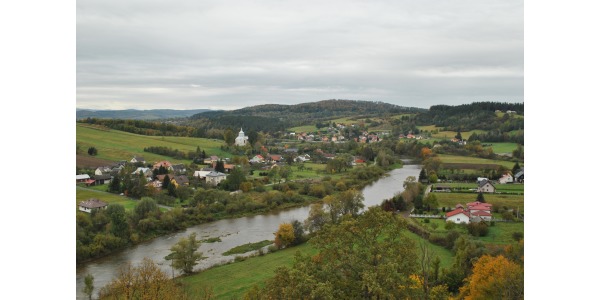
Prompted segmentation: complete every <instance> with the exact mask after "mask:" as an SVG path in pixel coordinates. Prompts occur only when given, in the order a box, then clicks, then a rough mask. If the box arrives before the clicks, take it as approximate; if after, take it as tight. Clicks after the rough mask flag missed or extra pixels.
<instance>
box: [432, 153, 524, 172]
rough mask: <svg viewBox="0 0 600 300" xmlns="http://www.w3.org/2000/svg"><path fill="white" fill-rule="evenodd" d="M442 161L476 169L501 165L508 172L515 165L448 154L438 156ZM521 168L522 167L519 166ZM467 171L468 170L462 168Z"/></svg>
mask: <svg viewBox="0 0 600 300" xmlns="http://www.w3.org/2000/svg"><path fill="white" fill-rule="evenodd" d="M437 157H438V158H439V159H441V160H442V163H443V164H444V163H450V164H467V165H473V166H474V168H476V167H477V166H478V165H501V166H505V167H506V168H508V169H509V170H510V169H512V167H513V166H514V165H515V163H514V162H512V161H505V160H497V159H485V158H479V157H470V156H459V155H449V154H438V156H437ZM521 166H523V165H521ZM463 169H468V168H463Z"/></svg>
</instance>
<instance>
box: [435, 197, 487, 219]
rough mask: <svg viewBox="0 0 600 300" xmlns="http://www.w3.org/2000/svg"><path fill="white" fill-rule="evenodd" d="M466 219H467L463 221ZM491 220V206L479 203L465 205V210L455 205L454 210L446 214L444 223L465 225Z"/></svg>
mask: <svg viewBox="0 0 600 300" xmlns="http://www.w3.org/2000/svg"><path fill="white" fill-rule="evenodd" d="M465 217H468V218H467V219H464V218H465ZM491 220H492V205H491V204H489V203H483V202H479V201H475V202H470V203H467V208H466V209H465V208H463V206H462V205H460V204H457V205H456V209H454V210H453V211H451V212H448V213H446V222H454V223H466V224H469V223H470V222H475V223H477V222H481V221H491Z"/></svg>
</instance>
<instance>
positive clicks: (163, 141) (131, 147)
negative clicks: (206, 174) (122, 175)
mask: <svg viewBox="0 0 600 300" xmlns="http://www.w3.org/2000/svg"><path fill="white" fill-rule="evenodd" d="M76 127H77V135H76V142H77V145H78V146H79V148H80V150H81V151H84V153H85V154H83V155H84V156H85V155H87V149H88V148H89V147H92V146H93V147H96V149H98V155H97V156H96V158H98V159H103V160H109V161H119V160H127V161H129V160H130V159H131V158H132V157H133V156H134V155H139V156H143V157H144V159H146V161H147V162H149V163H153V162H156V161H161V160H169V161H170V162H173V163H190V162H191V161H190V160H178V159H174V158H171V157H167V156H162V155H157V154H153V153H149V152H144V148H145V147H150V146H163V147H171V148H173V149H179V150H180V151H185V152H188V151H196V147H200V149H201V150H204V151H205V152H206V154H207V155H218V156H223V155H225V154H226V153H225V152H223V151H222V150H221V149H220V147H221V146H222V145H224V144H225V143H224V142H223V141H221V140H212V139H203V138H192V137H170V136H144V135H138V134H133V133H128V132H124V131H119V130H111V129H106V128H104V129H101V128H97V127H92V126H90V125H87V124H80V123H77V126H76Z"/></svg>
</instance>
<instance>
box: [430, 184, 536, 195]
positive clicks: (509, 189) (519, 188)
mask: <svg viewBox="0 0 600 300" xmlns="http://www.w3.org/2000/svg"><path fill="white" fill-rule="evenodd" d="M438 185H441V186H449V187H451V188H460V189H476V188H477V183H463V182H451V183H445V182H444V183H435V184H433V189H435V187H436V186H438ZM494 186H495V187H496V191H497V192H501V193H523V192H524V191H525V185H524V184H519V183H515V184H495V185H494Z"/></svg>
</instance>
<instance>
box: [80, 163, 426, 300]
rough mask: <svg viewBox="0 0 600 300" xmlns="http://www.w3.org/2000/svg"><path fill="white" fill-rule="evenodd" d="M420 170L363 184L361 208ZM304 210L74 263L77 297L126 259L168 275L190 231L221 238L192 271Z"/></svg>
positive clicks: (301, 216) (208, 226)
mask: <svg viewBox="0 0 600 300" xmlns="http://www.w3.org/2000/svg"><path fill="white" fill-rule="evenodd" d="M420 171H421V166H419V165H404V167H403V168H401V169H395V170H392V171H390V172H389V173H388V175H389V176H387V177H383V178H381V179H379V180H377V181H376V182H374V183H373V184H371V185H369V186H367V187H365V188H364V189H363V195H364V197H365V201H364V204H365V207H369V206H374V205H379V204H381V202H382V201H383V200H384V199H388V198H391V197H393V196H394V194H396V193H398V192H401V191H402V190H404V188H403V187H402V183H403V182H404V180H405V179H406V178H407V177H408V176H415V177H419V172H420ZM308 212H309V206H304V207H299V208H293V209H289V210H284V211H279V212H275V213H269V214H264V215H256V216H251V217H241V218H236V219H226V220H220V221H215V222H210V223H205V224H201V225H196V226H193V227H190V228H188V229H186V230H184V231H181V232H177V233H172V234H168V235H164V236H161V237H158V238H155V239H153V240H151V241H147V242H144V243H140V244H138V245H135V246H133V247H130V248H127V249H125V250H122V251H119V252H116V253H114V254H111V255H109V256H107V257H103V258H99V259H96V260H93V261H90V262H88V263H85V264H81V265H79V266H77V272H76V287H77V299H86V296H85V294H84V293H83V287H84V286H85V284H84V282H83V278H84V277H85V276H86V274H88V273H89V274H92V275H93V276H94V287H95V288H94V293H95V294H96V296H95V297H97V293H98V291H99V290H100V288H101V287H103V286H105V285H106V284H107V283H109V282H110V281H111V280H112V279H113V278H114V277H115V276H116V275H117V271H118V269H119V267H120V266H122V265H125V264H127V263H128V262H131V263H133V264H134V265H137V264H139V263H140V262H141V261H142V259H144V257H149V258H151V259H152V260H154V261H155V262H157V263H158V264H159V265H160V266H161V268H162V269H163V270H164V271H165V272H167V273H168V274H171V271H172V270H171V268H170V265H169V262H168V261H166V260H165V259H164V257H165V256H167V255H168V254H169V253H170V248H171V246H172V245H173V244H175V243H176V242H177V241H178V240H179V239H180V238H182V237H186V236H188V235H189V234H190V233H192V232H195V233H196V235H197V238H198V239H206V238H209V237H220V238H221V242H217V243H202V244H201V245H200V249H199V251H200V252H202V253H203V256H205V257H207V258H206V259H203V260H201V261H200V263H199V264H198V265H197V266H196V268H195V270H202V269H206V268H209V267H211V266H214V265H217V264H221V263H226V262H228V261H230V260H233V256H223V255H221V254H222V253H223V252H225V251H227V250H229V249H231V248H233V247H235V246H239V245H243V244H247V243H253V242H259V241H262V240H273V239H274V236H273V233H274V232H275V231H277V228H278V227H279V224H281V223H285V222H288V223H289V222H291V221H293V220H299V221H301V222H302V221H304V220H305V219H306V218H307V217H308ZM176 275H177V273H176Z"/></svg>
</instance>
